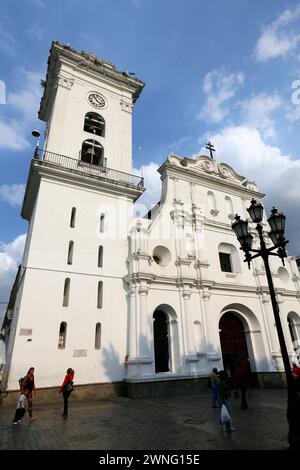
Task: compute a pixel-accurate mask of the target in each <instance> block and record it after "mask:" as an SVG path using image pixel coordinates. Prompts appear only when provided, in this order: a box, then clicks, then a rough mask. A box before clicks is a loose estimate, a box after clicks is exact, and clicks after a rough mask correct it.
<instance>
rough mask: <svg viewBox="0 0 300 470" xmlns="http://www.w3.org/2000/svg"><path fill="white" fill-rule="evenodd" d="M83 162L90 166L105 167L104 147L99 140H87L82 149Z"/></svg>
mask: <svg viewBox="0 0 300 470" xmlns="http://www.w3.org/2000/svg"><path fill="white" fill-rule="evenodd" d="M81 161H83V162H85V163H89V164H90V165H97V166H104V158H103V147H102V145H101V144H100V142H98V141H97V140H94V139H87V140H85V141H84V142H83V144H82V147H81Z"/></svg>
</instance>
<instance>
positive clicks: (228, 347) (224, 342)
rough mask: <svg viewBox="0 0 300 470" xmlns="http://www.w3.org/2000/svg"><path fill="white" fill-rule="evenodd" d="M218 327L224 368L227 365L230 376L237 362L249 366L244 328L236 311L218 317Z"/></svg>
mask: <svg viewBox="0 0 300 470" xmlns="http://www.w3.org/2000/svg"><path fill="white" fill-rule="evenodd" d="M219 329H220V342H221V350H222V357H223V365H224V368H227V367H229V369H230V372H231V376H233V371H234V369H235V367H236V366H237V364H238V363H243V364H245V363H247V364H249V368H250V359H249V352H248V346H247V341H246V337H245V328H244V324H243V322H242V320H241V319H240V317H239V316H238V315H237V314H236V312H226V313H224V314H223V315H222V317H221V319H220V323H219ZM250 370H251V368H250Z"/></svg>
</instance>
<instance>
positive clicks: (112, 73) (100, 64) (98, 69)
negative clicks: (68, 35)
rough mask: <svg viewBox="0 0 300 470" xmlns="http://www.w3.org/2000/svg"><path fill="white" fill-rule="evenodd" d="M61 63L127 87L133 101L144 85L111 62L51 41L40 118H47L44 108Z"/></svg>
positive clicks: (46, 105) (45, 108) (74, 69)
mask: <svg viewBox="0 0 300 470" xmlns="http://www.w3.org/2000/svg"><path fill="white" fill-rule="evenodd" d="M62 63H66V64H68V65H69V66H70V67H71V68H72V69H73V71H76V69H78V70H80V71H85V72H89V73H91V72H92V73H94V74H95V75H98V76H99V75H100V76H101V77H103V78H107V79H109V80H111V81H114V82H116V83H118V85H123V86H126V87H128V89H130V90H131V91H132V99H133V103H135V102H136V100H137V99H138V97H139V95H140V94H141V92H142V90H143V88H144V86H145V84H144V82H143V81H142V80H139V79H138V78H135V77H132V76H131V75H129V73H128V72H122V71H119V70H117V68H116V66H115V65H114V64H113V63H112V62H109V61H107V60H104V59H101V58H99V57H96V56H95V55H93V54H90V53H89V52H84V51H81V52H78V51H76V50H75V49H73V48H71V47H70V46H68V45H66V44H62V43H59V42H58V41H53V42H52V45H51V49H50V55H49V58H48V68H47V76H46V86H45V89H44V94H43V96H42V99H41V103H40V110H39V118H40V119H42V120H47V115H46V110H47V107H48V103H49V101H50V95H51V94H52V93H53V89H54V88H55V81H56V80H57V74H58V72H59V70H60V67H61V64H62ZM53 85H54V86H53ZM68 86H69V84H68ZM126 111H128V112H130V110H129V109H128V107H126Z"/></svg>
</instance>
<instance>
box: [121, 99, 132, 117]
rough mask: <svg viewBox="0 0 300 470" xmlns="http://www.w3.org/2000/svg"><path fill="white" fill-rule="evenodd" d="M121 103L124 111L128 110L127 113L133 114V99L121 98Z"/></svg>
mask: <svg viewBox="0 0 300 470" xmlns="http://www.w3.org/2000/svg"><path fill="white" fill-rule="evenodd" d="M120 105H121V109H122V111H126V112H127V113H130V114H132V110H133V104H132V102H131V101H129V100H125V99H124V98H121V100H120Z"/></svg>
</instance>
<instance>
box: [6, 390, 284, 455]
mask: <svg viewBox="0 0 300 470" xmlns="http://www.w3.org/2000/svg"><path fill="white" fill-rule="evenodd" d="M248 402H249V409H247V410H241V409H240V400H239V399H234V398H232V399H231V410H232V413H231V414H232V418H233V425H234V428H235V432H233V433H231V434H228V433H226V432H225V431H224V430H223V429H222V428H221V427H220V426H219V424H218V418H219V414H220V410H219V409H212V408H211V399H210V395H209V394H201V395H200V394H199V395H197V396H184V397H176V398H174V397H172V398H153V399H150V398H149V399H135V400H133V399H129V398H124V397H120V398H117V399H114V400H110V401H100V400H99V401H97V400H92V401H80V400H77V399H76V391H75V392H74V394H73V396H72V397H71V398H70V400H69V419H68V420H63V419H62V416H61V415H62V409H63V400H62V398H61V397H59V396H58V397H57V403H54V404H51V405H45V404H43V405H42V404H39V400H38V392H37V395H36V397H35V399H34V407H33V409H34V415H35V416H36V417H37V420H36V421H34V422H29V420H28V413H26V415H25V417H24V418H23V420H22V422H21V423H20V424H18V425H13V424H12V419H13V416H14V411H15V410H14V407H13V406H0V449H1V450H5V449H11V450H13V449H14V450H15V449H17V450H22V449H24V450H27V449H30V450H35V449H40V450H46V449H49V450H50V449H57V450H59V449H62V450H75V449H77V450H116V449H118V450H135V449H136V450H164V449H168V450H179V449H181V450H191V451H202V450H286V449H287V448H288V444H287V432H288V426H287V421H286V406H287V399H286V391H285V390H267V389H265V390H256V389H255V390H252V391H251V394H250V397H249V399H248Z"/></svg>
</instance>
